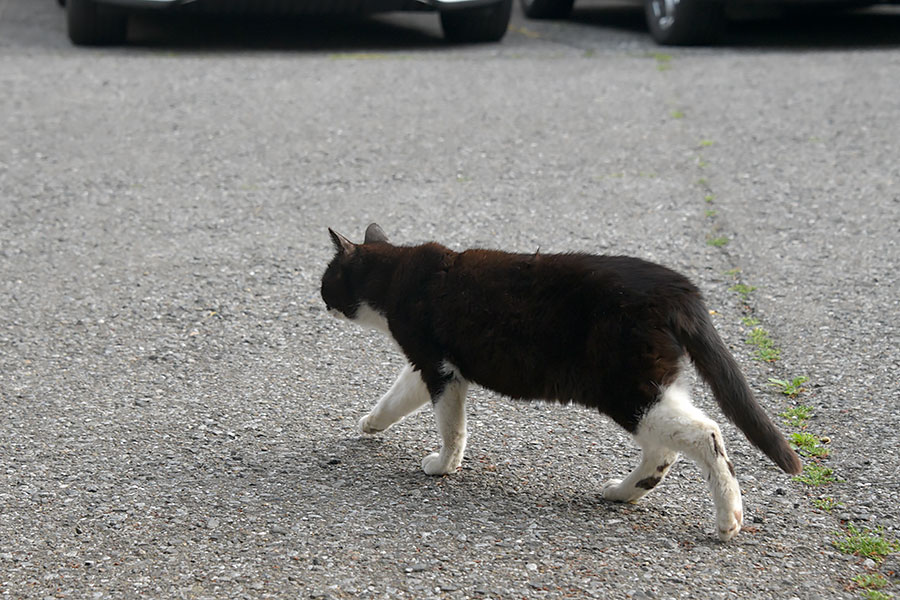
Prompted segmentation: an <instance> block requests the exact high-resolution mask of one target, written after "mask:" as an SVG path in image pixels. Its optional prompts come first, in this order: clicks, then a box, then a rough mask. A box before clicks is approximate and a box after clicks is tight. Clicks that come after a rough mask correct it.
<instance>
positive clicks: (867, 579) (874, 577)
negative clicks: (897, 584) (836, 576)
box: [853, 573, 888, 590]
mask: <svg viewBox="0 0 900 600" xmlns="http://www.w3.org/2000/svg"><path fill="white" fill-rule="evenodd" d="M853 583H855V584H856V585H858V586H859V587H861V588H865V589H867V590H880V589H882V588H885V587H887V585H888V580H887V579H885V578H884V575H882V574H880V573H863V574H862V575H857V576H856V577H854V578H853Z"/></svg>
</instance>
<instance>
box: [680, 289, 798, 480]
mask: <svg viewBox="0 0 900 600" xmlns="http://www.w3.org/2000/svg"><path fill="white" fill-rule="evenodd" d="M690 304H691V306H690V308H689V309H688V311H687V312H682V313H681V315H680V316H679V317H678V318H677V321H678V322H677V323H676V331H678V338H679V340H680V341H681V343H683V344H684V345H685V347H686V348H687V351H688V354H690V356H691V360H693V362H694V365H695V366H696V367H697V371H698V372H699V373H700V376H701V377H703V379H704V381H706V383H707V384H709V387H710V388H712V392H713V395H714V396H715V398H716V401H717V402H718V403H719V407H720V408H721V409H722V412H723V413H725V416H726V417H728V419H729V420H730V421H731V422H732V423H734V424H735V425H737V427H738V428H739V429H740V430H741V431H743V432H744V435H746V436H747V439H748V440H750V442H751V443H752V444H753V445H754V446H756V447H757V448H759V449H760V450H762V451H763V452H764V453H765V455H766V456H768V457H769V458H771V459H772V461H773V462H775V464H776V465H778V466H779V467H781V468H782V469H783V470H784V471H785V472H786V473H791V474H797V473H799V472H800V471H802V470H803V465H802V464H801V463H800V458H799V457H798V456H797V453H796V452H794V450H793V449H792V448H791V447H790V445H789V444H788V442H787V440H785V439H784V436H783V435H782V434H781V432H780V431H779V430H778V428H777V427H776V426H775V424H774V423H772V420H771V419H769V417H768V415H766V413H765V411H763V409H762V407H761V406H760V405H759V404H758V403H757V402H756V399H755V398H754V397H753V392H752V391H751V390H750V386H749V385H748V384H747V380H746V379H744V374H743V373H742V372H741V369H740V367H739V366H738V364H737V361H735V359H734V357H733V356H732V355H731V352H730V351H729V350H728V347H727V346H726V345H725V342H724V341H722V338H721V337H720V336H719V333H718V332H717V331H716V329H715V327H714V326H713V323H712V319H710V317H709V311H708V310H707V309H706V307H705V306H704V305H703V302H702V301H700V300H699V298H698V299H697V300H696V301H695V302H691V303H690Z"/></svg>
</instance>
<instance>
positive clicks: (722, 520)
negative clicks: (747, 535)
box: [716, 509, 744, 542]
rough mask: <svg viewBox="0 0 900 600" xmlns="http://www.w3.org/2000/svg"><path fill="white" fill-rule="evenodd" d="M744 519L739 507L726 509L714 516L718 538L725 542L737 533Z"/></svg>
mask: <svg viewBox="0 0 900 600" xmlns="http://www.w3.org/2000/svg"><path fill="white" fill-rule="evenodd" d="M743 521H744V515H743V511H741V510H740V509H737V510H732V511H728V512H726V513H724V514H722V515H719V516H718V518H716V530H717V531H716V533H718V535H719V539H720V540H722V541H723V542H727V541H728V540H730V539H731V538H733V537H734V536H736V535H737V534H738V532H739V531H740V530H741V524H742V523H743Z"/></svg>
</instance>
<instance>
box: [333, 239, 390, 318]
mask: <svg viewBox="0 0 900 600" xmlns="http://www.w3.org/2000/svg"><path fill="white" fill-rule="evenodd" d="M328 233H329V234H330V235H331V241H332V242H333V243H334V249H335V255H334V258H332V259H331V262H330V263H329V264H328V268H327V269H325V274H324V275H323V276H322V300H324V301H325V306H326V308H327V309H328V312H329V313H331V314H333V315H334V316H338V317H346V318H347V319H350V320H351V321H355V320H357V319H358V318H359V317H360V316H361V315H360V314H358V313H360V309H361V308H362V309H364V310H365V309H366V308H368V305H367V302H366V300H367V299H366V298H365V292H366V289H365V288H366V285H367V283H368V281H367V277H366V273H365V272H364V271H365V265H364V262H365V261H364V256H363V255H364V254H365V253H366V246H368V245H369V244H387V243H389V242H388V238H387V236H386V235H385V234H384V231H383V230H382V229H381V227H379V226H378V224H377V223H372V224H371V225H369V227H368V228H366V237H365V240H364V241H363V243H362V244H354V243H353V242H351V241H350V240H348V239H347V238H345V237H344V236H342V235H341V234H339V233H337V232H335V231H334V230H332V229H331V228H329V229H328Z"/></svg>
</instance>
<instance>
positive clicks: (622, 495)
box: [601, 479, 640, 503]
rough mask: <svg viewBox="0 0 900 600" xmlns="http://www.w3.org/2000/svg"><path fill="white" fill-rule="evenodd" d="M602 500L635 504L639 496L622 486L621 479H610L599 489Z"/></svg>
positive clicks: (632, 490) (631, 489)
mask: <svg viewBox="0 0 900 600" xmlns="http://www.w3.org/2000/svg"><path fill="white" fill-rule="evenodd" d="M601 491H602V493H603V498H605V499H606V500H612V501H613V502H631V503H634V502H637V500H638V498H640V495H638V496H636V495H635V494H634V488H627V487H626V486H623V485H622V480H621V479H610V480H609V481H607V482H606V483H604V484H603V487H602V488H601Z"/></svg>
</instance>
